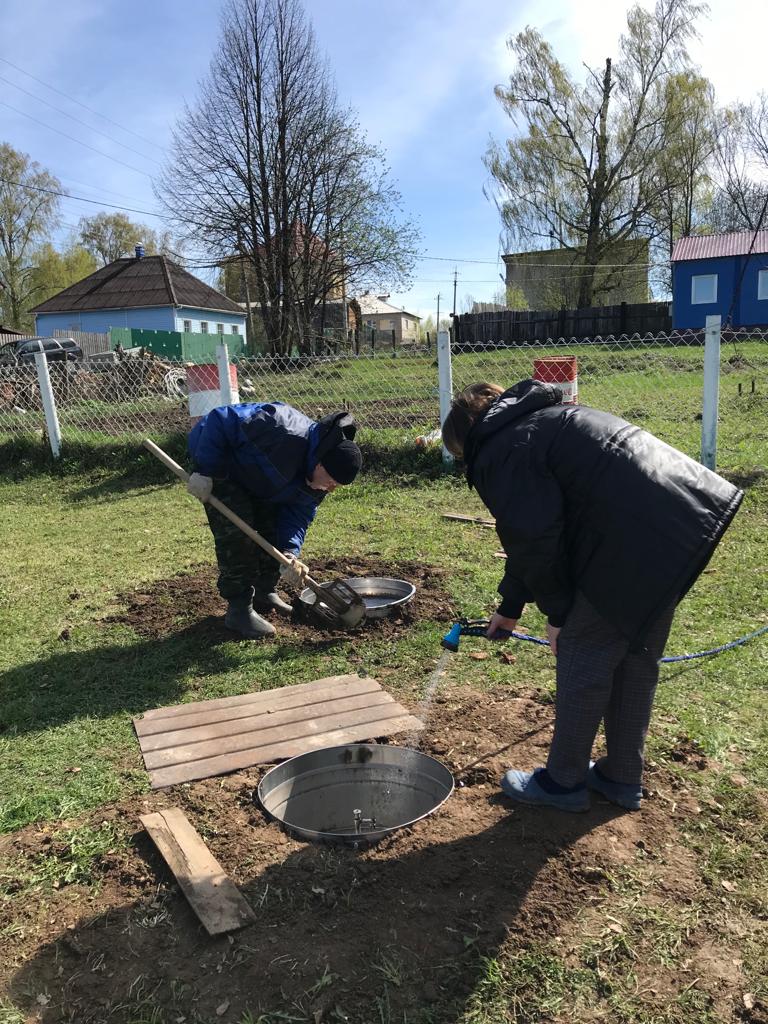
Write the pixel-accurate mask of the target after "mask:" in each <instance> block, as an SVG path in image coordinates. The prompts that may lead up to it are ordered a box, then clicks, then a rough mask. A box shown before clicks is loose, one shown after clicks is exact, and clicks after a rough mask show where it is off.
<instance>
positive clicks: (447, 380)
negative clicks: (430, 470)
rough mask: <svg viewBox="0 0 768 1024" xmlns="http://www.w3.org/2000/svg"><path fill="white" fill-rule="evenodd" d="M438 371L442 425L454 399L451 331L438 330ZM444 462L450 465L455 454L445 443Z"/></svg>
mask: <svg viewBox="0 0 768 1024" xmlns="http://www.w3.org/2000/svg"><path fill="white" fill-rule="evenodd" d="M437 373H438V379H439V382H440V426H441V427H442V425H443V423H445V417H446V416H447V415H448V413H449V412H450V411H451V402H452V400H453V370H452V367H451V335H450V332H449V331H438V332H437ZM443 462H444V463H445V464H446V466H450V465H451V463H452V462H453V456H452V455H451V453H450V452H449V451H448V449H447V448H446V447H445V445H443Z"/></svg>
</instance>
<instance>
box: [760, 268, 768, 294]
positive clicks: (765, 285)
mask: <svg viewBox="0 0 768 1024" xmlns="http://www.w3.org/2000/svg"><path fill="white" fill-rule="evenodd" d="M757 297H758V299H768V270H758V272H757Z"/></svg>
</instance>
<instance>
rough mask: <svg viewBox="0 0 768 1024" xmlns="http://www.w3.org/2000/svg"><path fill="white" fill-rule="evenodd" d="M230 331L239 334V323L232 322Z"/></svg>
mask: <svg viewBox="0 0 768 1024" xmlns="http://www.w3.org/2000/svg"><path fill="white" fill-rule="evenodd" d="M230 333H231V334H239V333H240V325H239V324H232V327H231V329H230Z"/></svg>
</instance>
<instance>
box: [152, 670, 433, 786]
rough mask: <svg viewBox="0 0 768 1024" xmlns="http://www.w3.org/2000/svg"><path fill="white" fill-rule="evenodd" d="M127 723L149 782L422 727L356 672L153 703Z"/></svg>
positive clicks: (168, 782) (170, 781) (187, 778)
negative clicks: (172, 703)
mask: <svg viewBox="0 0 768 1024" xmlns="http://www.w3.org/2000/svg"><path fill="white" fill-rule="evenodd" d="M133 725H134V728H135V729H136V735H137V736H138V738H139V746H140V747H141V753H142V756H143V757H144V764H145V766H146V769H147V771H148V772H149V775H150V782H151V785H152V788H153V789H160V788H162V787H163V786H173V785H176V784H178V783H180V782H191V781H192V780H193V779H207V778H210V777H211V776H213V775H224V774H226V773H227V772H234V771H239V770H240V769H242V768H250V767H251V766H252V765H255V764H266V763H269V762H272V761H280V760H283V759H285V758H287V757H294V756H295V755H296V754H303V753H304V752H305V751H308V750H317V749H318V748H320V747H331V746H334V745H335V744H340V743H355V742H359V741H361V740H368V739H373V738H374V737H377V736H389V735H392V734H394V733H399V732H414V731H417V730H419V729H423V728H424V723H423V722H421V721H419V719H418V718H414V717H413V716H412V715H411V714H409V712H408V711H407V710H406V709H405V708H404V707H402V705H400V704H398V703H397V701H395V700H394V699H393V698H392V697H390V696H389V694H388V693H385V692H384V690H382V688H381V686H380V685H379V683H377V682H376V680H375V679H370V678H366V679H361V678H360V677H359V676H356V675H345V676H329V677H328V678H326V679H316V680H315V681H314V682H311V683H300V684H298V685H296V686H283V687H280V688H279V689H276V690H263V691H261V692H259V693H245V694H242V695H241V696H238V697H223V698H221V699H219V700H204V701H198V702H196V703H193V704H178V705H176V706H174V707H168V708H156V709H155V710H152V711H146V712H145V713H144V714H143V715H141V716H140V717H139V718H135V719H134V720H133Z"/></svg>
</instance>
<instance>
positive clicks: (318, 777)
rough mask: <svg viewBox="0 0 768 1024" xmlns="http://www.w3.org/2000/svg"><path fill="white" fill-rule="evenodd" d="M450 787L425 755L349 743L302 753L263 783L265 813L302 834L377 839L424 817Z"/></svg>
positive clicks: (357, 842) (360, 842)
mask: <svg viewBox="0 0 768 1024" xmlns="http://www.w3.org/2000/svg"><path fill="white" fill-rule="evenodd" d="M452 792H453V776H452V775H451V773H450V772H449V771H448V769H447V768H446V767H445V765H444V764H441V763H440V762H439V761H437V760H435V758H434V757H430V756H429V755H428V754H422V753H421V752H420V751H418V750H410V749H408V748H407V747H395V746H390V745H389V744H384V743H382V744H378V743H374V744H365V743H350V744H347V745H346V746H339V747H324V748H323V749H322V750H313V751H311V752H310V753H307V754H299V755H298V757H292V758H291V759H290V760H289V761H284V762H283V764H279V765H277V767H275V768H272V769H271V770H270V771H268V772H267V774H266V775H265V776H264V778H263V779H262V780H261V783H260V784H259V789H258V796H259V800H260V801H261V805H262V807H263V808H264V810H265V811H267V813H268V814H269V815H271V816H272V817H273V818H276V819H277V820H278V821H279V822H281V824H283V825H284V826H285V827H286V828H287V829H288V830H289V831H290V832H291V833H292V834H294V835H296V836H298V837H299V838H301V839H309V840H321V841H325V842H331V843H337V844H344V845H348V846H358V847H359V846H365V845H368V844H370V843H375V842H377V841H378V840H380V839H382V838H383V837H384V836H386V835H389V834H390V833H391V832H394V831H395V830H396V829H399V828H403V827H404V826H406V825H413V824H414V823H415V822H417V821H420V820H421V819H422V818H425V817H426V816H427V815H428V814H431V813H432V812H433V811H435V810H437V808H438V807H439V806H440V805H441V804H442V803H444V802H445V801H446V800H447V799H448V797H449V796H450V795H451V793H452Z"/></svg>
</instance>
